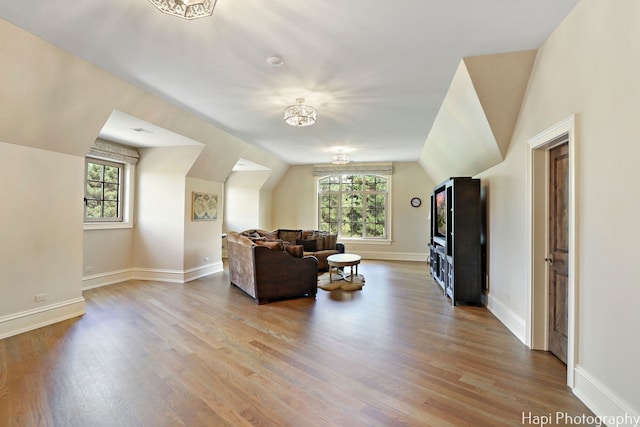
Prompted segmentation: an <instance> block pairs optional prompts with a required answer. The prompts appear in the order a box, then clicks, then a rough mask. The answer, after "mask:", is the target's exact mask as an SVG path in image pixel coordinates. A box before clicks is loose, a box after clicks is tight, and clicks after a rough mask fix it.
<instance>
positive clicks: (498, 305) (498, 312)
mask: <svg viewBox="0 0 640 427" xmlns="http://www.w3.org/2000/svg"><path fill="white" fill-rule="evenodd" d="M486 298H487V304H486V306H487V310H489V311H490V312H491V314H493V315H494V316H496V318H497V319H498V320H499V321H500V322H502V323H503V324H504V325H505V326H506V327H507V329H509V330H510V331H511V333H512V334H513V335H515V336H516V337H517V338H518V339H519V340H520V341H522V342H523V343H524V342H525V339H526V336H527V323H526V321H525V319H523V318H522V317H520V316H518V315H517V314H516V313H515V312H514V311H513V310H511V309H510V308H509V306H507V305H506V304H504V303H503V302H502V301H500V300H499V299H498V298H496V297H495V296H493V295H491V294H487V295H486Z"/></svg>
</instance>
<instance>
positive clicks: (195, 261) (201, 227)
mask: <svg viewBox="0 0 640 427" xmlns="http://www.w3.org/2000/svg"><path fill="white" fill-rule="evenodd" d="M194 191H197V192H200V193H209V194H215V195H217V196H218V217H217V219H216V220H215V221H193V211H192V206H191V202H192V199H193V192H194ZM184 206H185V222H184V269H185V270H186V271H192V270H194V269H198V268H202V267H205V266H207V267H210V268H212V269H214V270H217V271H220V270H222V264H221V262H222V237H221V236H222V223H223V221H224V194H223V185H222V184H220V183H216V182H211V181H205V180H202V179H195V178H187V181H186V192H185V203H184Z"/></svg>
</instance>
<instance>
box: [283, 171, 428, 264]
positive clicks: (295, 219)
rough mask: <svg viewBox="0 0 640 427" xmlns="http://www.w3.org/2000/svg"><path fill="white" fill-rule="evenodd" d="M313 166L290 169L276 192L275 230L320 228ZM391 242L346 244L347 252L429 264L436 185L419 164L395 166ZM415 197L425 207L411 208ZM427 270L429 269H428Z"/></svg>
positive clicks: (367, 256)
mask: <svg viewBox="0 0 640 427" xmlns="http://www.w3.org/2000/svg"><path fill="white" fill-rule="evenodd" d="M312 169H313V167H312V166H310V165H300V166H291V167H290V168H289V170H288V171H287V173H286V174H285V175H284V177H283V178H282V180H281V181H280V183H279V185H278V186H277V187H276V188H275V189H274V191H273V198H272V202H273V208H272V212H273V214H272V216H273V218H274V224H273V228H301V229H315V228H317V227H318V223H317V221H318V213H317V201H316V195H315V194H316V180H315V177H314V176H313V174H312ZM393 169H394V172H393V176H392V178H391V179H392V181H391V182H392V199H391V238H392V239H391V242H388V243H378V244H376V243H370V244H361V243H356V242H355V241H346V240H343V241H344V242H345V243H346V249H347V251H351V252H355V253H358V254H360V255H362V257H363V258H369V259H388V260H419V261H426V259H427V253H428V249H427V245H428V241H429V223H428V214H429V195H430V194H431V190H433V187H434V186H435V183H433V182H431V180H430V178H429V177H428V176H427V174H426V173H425V172H424V170H423V169H422V168H421V167H420V165H419V164H418V163H417V162H398V163H394V164H393ZM412 197H420V198H421V199H422V206H420V207H419V208H412V207H411V205H410V203H409V202H410V200H411V198H412ZM425 268H426V267H425Z"/></svg>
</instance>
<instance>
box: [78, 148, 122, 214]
mask: <svg viewBox="0 0 640 427" xmlns="http://www.w3.org/2000/svg"><path fill="white" fill-rule="evenodd" d="M85 164H86V168H85V193H84V194H85V195H84V220H85V222H100V221H109V222H116V221H122V182H123V176H124V164H121V163H115V162H109V161H106V160H100V159H94V158H87V159H86V162H85Z"/></svg>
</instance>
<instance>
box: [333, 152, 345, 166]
mask: <svg viewBox="0 0 640 427" xmlns="http://www.w3.org/2000/svg"><path fill="white" fill-rule="evenodd" d="M331 163H332V164H334V165H346V164H347V163H349V155H348V154H347V153H336V154H334V155H332V156H331Z"/></svg>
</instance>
